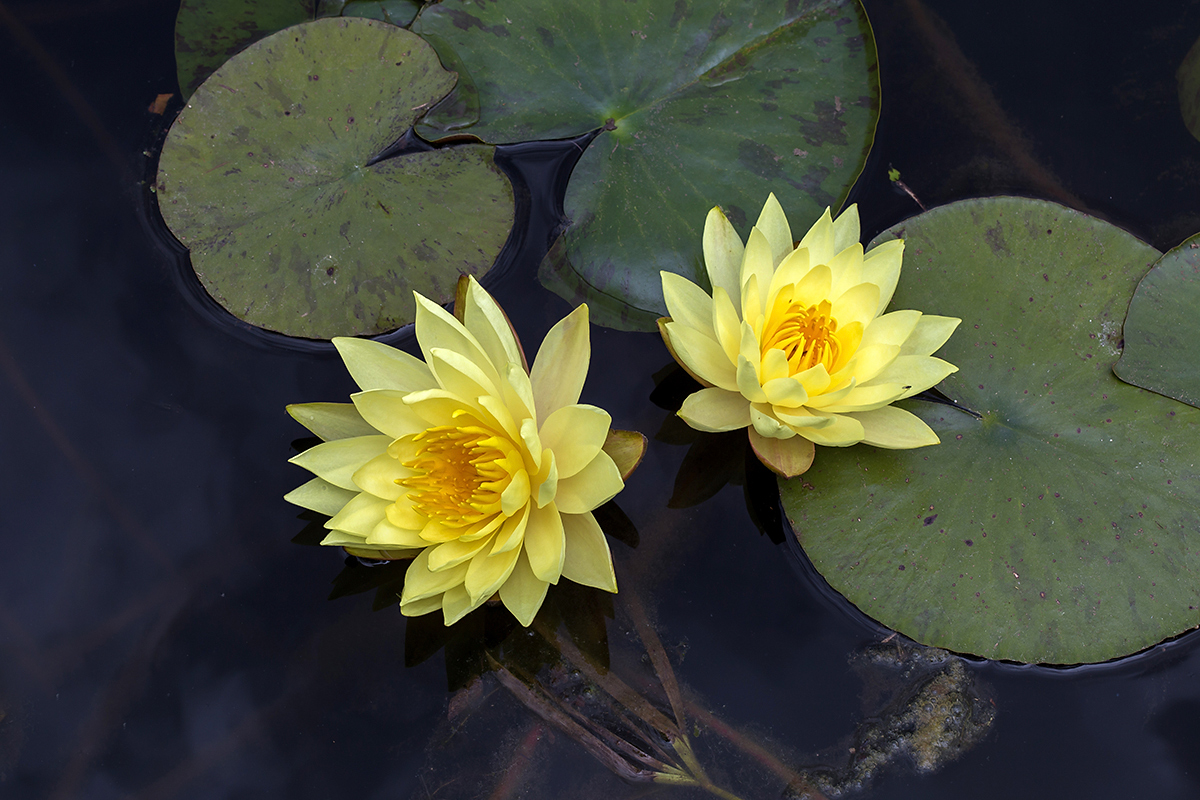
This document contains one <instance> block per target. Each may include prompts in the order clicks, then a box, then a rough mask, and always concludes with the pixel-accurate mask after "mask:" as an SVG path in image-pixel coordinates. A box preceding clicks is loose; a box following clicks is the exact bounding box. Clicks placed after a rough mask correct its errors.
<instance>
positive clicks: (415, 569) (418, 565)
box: [400, 547, 467, 605]
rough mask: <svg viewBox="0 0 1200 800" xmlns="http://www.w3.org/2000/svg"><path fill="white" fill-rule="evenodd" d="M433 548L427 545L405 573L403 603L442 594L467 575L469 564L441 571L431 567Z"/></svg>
mask: <svg viewBox="0 0 1200 800" xmlns="http://www.w3.org/2000/svg"><path fill="white" fill-rule="evenodd" d="M432 551H433V548H431V547H427V548H425V549H424V550H422V551H421V553H420V555H418V556H417V557H416V558H414V559H413V563H412V564H410V565H409V567H408V571H407V572H405V573H404V592H403V593H402V594H401V595H400V603H401V605H403V604H406V603H410V602H412V601H414V600H423V599H424V598H426V597H430V596H432V595H435V594H441V593H442V592H445V591H447V590H448V589H450V588H451V587H454V586H461V585H462V582H463V581H464V580H465V579H466V577H467V564H459V565H458V566H456V567H449V568H447V569H443V570H441V571H439V572H433V571H431V570H430V569H429V556H430V554H431V553H432Z"/></svg>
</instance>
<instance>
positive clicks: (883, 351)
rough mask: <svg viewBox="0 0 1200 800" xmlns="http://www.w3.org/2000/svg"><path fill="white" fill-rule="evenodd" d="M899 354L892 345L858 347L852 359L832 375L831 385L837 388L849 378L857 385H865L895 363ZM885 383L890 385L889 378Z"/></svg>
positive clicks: (896, 348)
mask: <svg viewBox="0 0 1200 800" xmlns="http://www.w3.org/2000/svg"><path fill="white" fill-rule="evenodd" d="M899 354H900V348H899V347H897V346H896V345H894V344H873V345H868V346H864V347H859V348H858V352H856V353H855V354H854V357H853V358H851V359H850V360H849V361H848V362H846V365H845V366H844V367H842V368H841V369H840V370H837V371H836V372H834V373H833V375H832V378H833V383H834V385H835V386H837V385H839V384H840V383H841V382H842V381H844V380H848V379H850V378H851V377H853V378H854V379H856V380H857V381H858V382H859V383H866V382H867V381H869V380H871V379H872V378H874V377H875V376H876V375H879V374H880V373H881V372H882V371H883V369H884V368H885V367H887V366H888V365H889V364H891V363H892V362H893V361H895V360H896V356H898V355H899ZM887 382H888V383H892V382H893V381H892V380H891V379H890V378H889V379H888V380H887Z"/></svg>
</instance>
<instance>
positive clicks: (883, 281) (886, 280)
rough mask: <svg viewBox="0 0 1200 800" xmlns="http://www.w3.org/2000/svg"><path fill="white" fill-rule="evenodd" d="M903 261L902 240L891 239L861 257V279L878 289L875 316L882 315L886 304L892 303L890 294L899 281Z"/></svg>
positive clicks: (893, 291)
mask: <svg viewBox="0 0 1200 800" xmlns="http://www.w3.org/2000/svg"><path fill="white" fill-rule="evenodd" d="M903 259H904V240H903V239H893V240H892V241H890V242H884V243H883V244H881V245H879V246H877V247H873V248H871V249H870V250H868V251H867V252H866V253H865V254H864V255H863V268H862V278H863V280H864V281H870V282H871V283H873V284H875V285H876V286H878V287H879V307H878V308H877V309H876V311H875V313H876V314H882V313H883V310H884V309H885V308H887V305H888V303H890V302H892V294H893V293H895V291H896V284H897V283H898V282H899V280H900V266H901V264H902V262H903Z"/></svg>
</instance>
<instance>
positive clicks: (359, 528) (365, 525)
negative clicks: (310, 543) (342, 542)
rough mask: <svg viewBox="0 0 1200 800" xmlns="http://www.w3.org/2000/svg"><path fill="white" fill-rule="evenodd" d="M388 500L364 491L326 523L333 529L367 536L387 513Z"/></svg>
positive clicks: (326, 525)
mask: <svg viewBox="0 0 1200 800" xmlns="http://www.w3.org/2000/svg"><path fill="white" fill-rule="evenodd" d="M387 507H388V502H387V501H386V500H380V499H379V498H378V497H373V496H372V495H369V494H367V493H366V492H363V493H362V494H360V495H358V496H357V497H355V498H354V499H353V500H351V501H350V502H349V503H346V505H344V506H343V507H342V510H341V511H339V512H338V513H336V514H334V515H333V517H331V518H330V519H329V521H328V522H326V523H325V527H326V528H329V529H331V530H339V531H349V532H350V533H354V534H357V535H359V536H362V537H363V538H366V537H367V536H369V535H370V533H371V531H372V530H374V529H375V526H376V525H378V524H379V521H380V520H381V519H383V518H384V517H385V516H386V515H387V513H386V509H387Z"/></svg>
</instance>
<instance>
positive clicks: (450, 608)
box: [442, 586, 488, 627]
mask: <svg viewBox="0 0 1200 800" xmlns="http://www.w3.org/2000/svg"><path fill="white" fill-rule="evenodd" d="M487 600H488V598H487V597H474V598H473V597H471V595H470V593H468V592H467V589H466V587H465V586H452V587H450V588H449V589H447V590H446V593H445V594H444V595H442V622H443V624H445V625H446V627H449V626H451V625H453V624H454V623H456V622H458V621H459V620H460V619H462V618H463V617H465V616H466V615H467V614H470V613H471V612H472V611H474V610H475V609H477V608H479V607H480V606H481V605H483V604H484V603H486V602H487Z"/></svg>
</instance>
